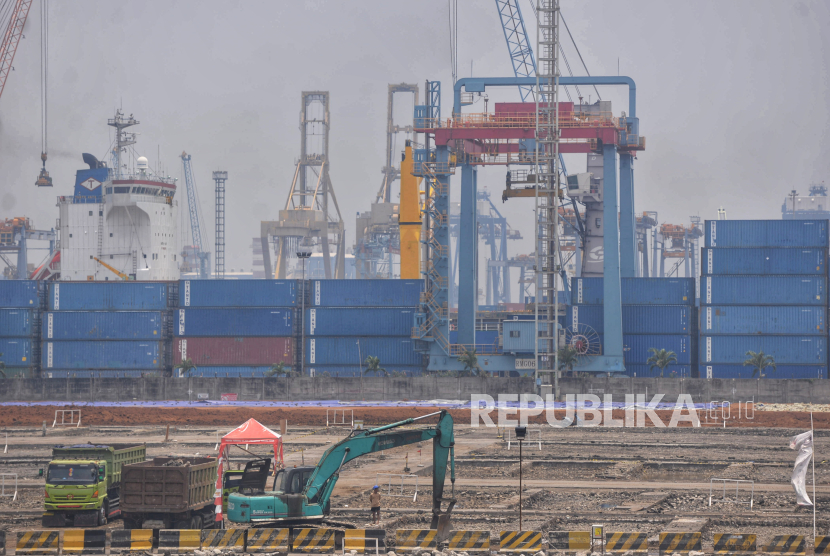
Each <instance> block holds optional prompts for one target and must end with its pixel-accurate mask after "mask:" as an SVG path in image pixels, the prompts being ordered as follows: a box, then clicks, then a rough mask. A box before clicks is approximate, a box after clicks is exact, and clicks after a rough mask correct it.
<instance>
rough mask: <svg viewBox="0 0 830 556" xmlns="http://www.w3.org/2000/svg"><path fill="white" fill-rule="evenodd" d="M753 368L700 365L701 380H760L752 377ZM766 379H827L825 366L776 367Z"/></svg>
mask: <svg viewBox="0 0 830 556" xmlns="http://www.w3.org/2000/svg"><path fill="white" fill-rule="evenodd" d="M753 370H754V369H753V367H750V366H748V365H747V366H746V367H744V366H743V365H717V364H715V365H700V378H724V379H732V378H743V379H747V378H758V375H757V374H756V375H755V376H752V372H753ZM764 375H765V376H764V379H765V380H766V379H768V378H773V379H782V378H789V379H792V378H827V366H825V365H776V370H775V371H773V370H772V368H768V369H767V370H765V371H764Z"/></svg>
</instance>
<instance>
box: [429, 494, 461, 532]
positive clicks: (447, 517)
mask: <svg viewBox="0 0 830 556" xmlns="http://www.w3.org/2000/svg"><path fill="white" fill-rule="evenodd" d="M454 507H455V500H451V501H450V503H449V504H448V505H447V511H445V512H442V513H440V514H437V515H436V514H433V516H432V524H431V525H430V529H435V530H436V531H437V533H436V536H437V540H438V542H443V541H445V540H447V539H449V538H450V530H451V529H452V523H451V519H452V509H453V508H454Z"/></svg>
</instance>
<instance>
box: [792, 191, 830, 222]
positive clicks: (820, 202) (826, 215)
mask: <svg viewBox="0 0 830 556" xmlns="http://www.w3.org/2000/svg"><path fill="white" fill-rule="evenodd" d="M781 217H782V218H783V219H784V220H826V219H830V197H828V196H827V187H826V186H825V185H824V182H822V183H814V184H811V185H810V190H809V193H808V194H807V195H799V194H798V192H797V191H796V190H795V189H793V190H792V191H791V192H790V194H789V195H787V198H786V199H785V200H784V204H782V205H781Z"/></svg>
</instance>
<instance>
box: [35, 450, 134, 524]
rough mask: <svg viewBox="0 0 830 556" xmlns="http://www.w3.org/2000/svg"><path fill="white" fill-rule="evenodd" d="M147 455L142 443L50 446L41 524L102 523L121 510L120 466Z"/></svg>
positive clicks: (116, 515)
mask: <svg viewBox="0 0 830 556" xmlns="http://www.w3.org/2000/svg"><path fill="white" fill-rule="evenodd" d="M145 459H147V447H146V445H144V444H112V445H108V446H102V445H95V444H76V445H74V446H55V447H53V448H52V461H50V462H49V467H48V468H47V471H46V499H45V501H44V513H43V526H44V527H67V526H75V527H84V526H87V527H88V526H96V525H104V524H105V523H106V522H107V520H109V519H113V518H115V517H118V516H119V515H120V514H121V506H120V502H121V468H122V466H124V465H128V464H131V463H139V462H142V461H144V460H145Z"/></svg>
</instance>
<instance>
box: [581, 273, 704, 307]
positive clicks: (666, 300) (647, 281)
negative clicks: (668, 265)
mask: <svg viewBox="0 0 830 556" xmlns="http://www.w3.org/2000/svg"><path fill="white" fill-rule="evenodd" d="M620 288H621V293H622V303H623V305H694V303H695V280H694V278H623V279H622V280H621V282H620ZM604 297H605V293H604V292H603V289H602V278H572V279H571V302H572V304H573V305H576V304H579V305H602V300H603V298H604Z"/></svg>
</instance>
